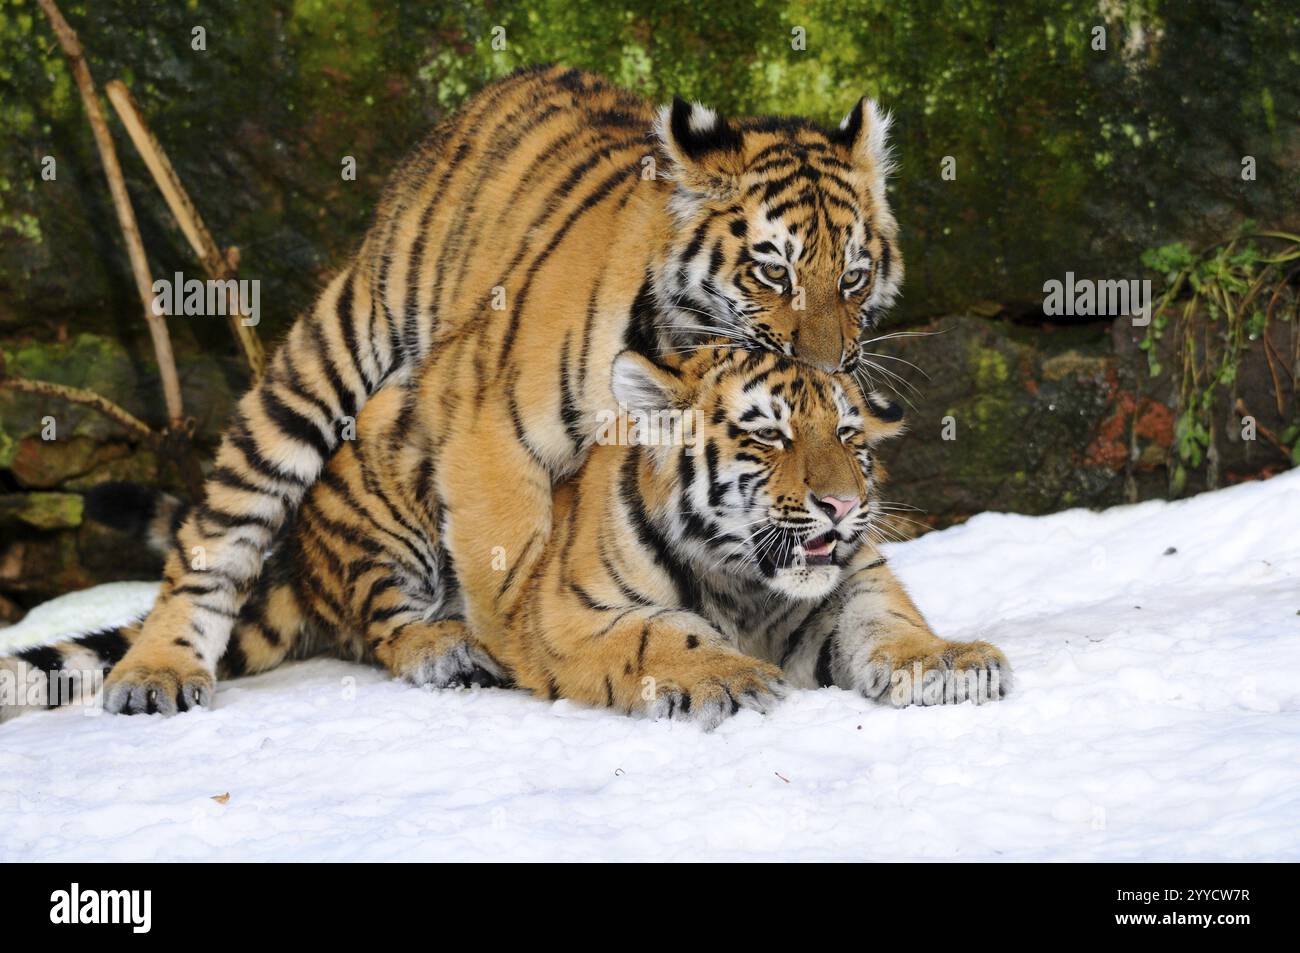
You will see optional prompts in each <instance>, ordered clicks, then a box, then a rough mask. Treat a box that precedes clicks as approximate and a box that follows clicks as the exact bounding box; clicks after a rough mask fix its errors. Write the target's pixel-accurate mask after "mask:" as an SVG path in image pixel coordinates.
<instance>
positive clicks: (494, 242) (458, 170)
mask: <svg viewBox="0 0 1300 953" xmlns="http://www.w3.org/2000/svg"><path fill="white" fill-rule="evenodd" d="M887 124H888V123H887V119H886V118H885V117H884V116H882V115H881V114H880V112H879V111H878V110H877V109H876V107H875V106H874V104H872V103H870V102H868V101H866V100H863V101H862V102H860V103H859V104H858V105H857V106H855V107H854V108H853V109H852V110H851V111H850V113H849V115H848V116H847V117H846V118H845V120H844V122H843V123H842V124H841V126H840V127H839V128H838V129H835V130H830V131H827V130H823V129H820V128H818V127H816V126H815V125H813V124H811V123H808V122H805V121H802V120H797V119H749V120H737V121H728V120H726V119H724V118H722V117H720V116H718V115H717V114H716V113H714V112H713V111H711V110H708V109H705V108H703V107H700V106H698V105H691V104H688V103H686V102H683V101H681V100H675V101H674V102H673V103H672V104H671V105H669V106H666V107H664V108H663V109H662V110H656V109H654V108H653V107H652V106H651V105H650V104H649V103H647V102H645V101H644V100H642V99H640V98H638V97H636V96H634V95H632V94H630V93H628V92H625V91H622V90H619V89H617V88H614V87H612V86H610V85H608V84H607V83H605V82H604V81H603V80H601V79H600V78H598V77H595V76H592V75H589V74H585V73H581V72H578V71H576V70H566V69H563V68H560V67H552V68H539V69H531V70H525V71H522V72H519V73H516V74H514V75H512V76H510V77H508V78H506V79H504V80H501V81H500V82H497V83H495V84H493V85H491V86H489V87H487V88H485V89H484V90H483V91H482V92H480V93H479V94H478V95H477V96H475V97H474V98H473V99H471V100H470V101H469V102H468V103H466V105H465V106H464V107H463V108H462V109H461V110H460V111H459V112H458V113H456V114H455V115H454V116H452V117H451V118H450V119H448V120H447V121H446V122H445V123H444V124H443V125H441V126H440V127H439V128H438V129H437V130H435V132H434V133H433V135H432V136H431V137H430V139H429V140H428V142H427V143H426V144H425V145H424V146H423V147H422V148H420V149H419V150H417V151H416V152H415V154H414V155H413V156H411V157H410V158H409V159H408V160H407V161H406V162H405V163H404V164H403V165H402V167H401V168H400V169H399V170H398V172H397V173H396V175H395V176H394V178H393V181H392V183H391V185H390V187H389V189H388V191H387V193H386V195H385V198H384V200H383V202H382V204H381V206H380V208H379V211H378V214H377V216H376V220H375V222H374V224H373V226H372V227H371V229H370V231H369V233H368V234H367V235H366V237H365V240H364V242H363V243H362V245H361V247H360V249H359V251H358V252H357V254H356V256H355V257H354V258H353V260H352V261H351V263H350V264H348V265H347V266H346V267H345V268H344V269H343V271H342V272H341V273H340V274H338V275H337V276H336V277H335V278H334V279H333V280H332V281H331V282H330V283H329V284H328V286H327V287H326V288H325V290H324V291H323V293H322V294H321V295H320V298H319V299H318V301H317V302H316V304H315V306H314V307H313V308H312V310H311V311H310V312H309V313H307V314H305V315H303V316H302V317H301V318H300V319H299V320H298V321H297V322H296V323H295V325H294V326H293V328H292V330H291V331H290V332H289V334H288V337H287V339H286V340H285V341H284V342H283V343H282V344H281V346H280V347H279V349H278V350H277V352H276V354H275V356H274V357H273V359H272V360H271V362H270V365H269V368H268V371H267V373H266V375H265V376H264V378H263V379H262V381H261V382H260V383H259V385H258V386H257V387H256V388H254V389H253V390H252V391H250V392H249V393H248V394H246V395H245V396H244V397H243V399H242V400H241V401H240V403H239V405H238V408H237V411H236V413H235V416H234V419H233V420H232V422H231V424H230V426H229V428H228V430H227V433H226V435H225V439H224V440H223V443H222V445H221V447H220V449H219V451H218V454H217V459H216V466H215V468H214V470H213V471H212V473H211V475H210V477H209V479H208V481H207V484H206V500H205V501H204V502H203V504H202V505H201V506H199V507H197V508H196V509H195V510H194V511H193V513H192V514H191V515H190V516H189V518H188V519H187V520H186V522H185V523H184V525H183V526H182V527H181V528H180V531H179V532H178V534H177V540H178V546H177V547H176V549H175V550H174V551H173V553H172V554H171V555H170V556H169V557H168V560H167V564H166V569H165V575H164V585H163V589H162V591H161V593H160V595H159V598H158V601H157V604H156V605H155V607H154V609H153V611H152V613H151V614H150V616H149V618H148V620H147V621H146V623H145V626H144V629H143V631H142V632H141V634H140V636H139V638H138V639H137V640H136V641H135V643H134V644H133V645H132V647H131V649H130V651H129V652H128V654H127V656H126V658H124V659H123V661H122V663H121V664H120V665H119V666H117V667H116V668H115V669H114V670H113V672H112V674H111V676H110V678H109V682H108V690H107V706H108V708H109V709H110V710H112V711H123V712H134V711H147V710H151V709H156V710H160V711H164V712H172V711H176V710H178V709H180V708H182V707H187V706H192V705H194V704H201V703H204V702H205V701H206V700H207V699H208V698H210V697H211V693H212V689H213V679H214V674H215V667H216V664H217V661H218V659H219V658H221V657H222V655H223V654H224V653H225V651H226V645H227V641H228V639H229V635H230V631H231V628H232V626H233V625H234V624H235V623H236V621H237V620H238V619H239V618H240V612H241V609H242V607H243V605H244V603H245V601H246V600H247V599H248V598H249V596H250V594H251V593H252V592H253V591H254V589H255V586H256V582H257V579H258V576H259V574H260V572H261V571H262V563H263V559H264V554H265V553H266V551H267V550H268V549H269V547H270V546H271V543H272V541H273V540H274V538H275V537H276V534H277V533H278V532H280V531H281V529H282V528H283V527H284V526H285V524H286V522H288V521H290V520H291V519H292V518H293V516H294V514H295V512H296V511H297V509H298V507H299V505H300V504H301V502H302V500H303V498H304V497H305V495H306V494H307V493H308V491H309V490H310V489H311V488H312V487H313V486H314V485H315V483H316V481H317V479H318V477H319V476H320V474H321V471H322V468H323V467H324V465H325V463H326V462H327V460H329V458H330V457H331V455H332V454H334V452H335V451H336V449H337V448H338V447H339V444H340V442H341V440H342V439H343V435H344V434H345V433H347V432H349V428H350V427H351V425H352V419H353V418H355V417H356V416H357V415H358V414H359V413H360V412H361V410H362V408H363V407H364V406H366V404H367V401H368V400H370V399H371V397H372V395H374V394H376V392H378V391H379V390H380V389H381V388H382V387H384V385H385V384H386V383H389V382H399V383H400V382H401V381H402V380H404V379H406V378H408V377H410V376H411V375H412V374H413V373H415V372H417V371H418V369H419V368H421V367H422V365H423V363H424V362H425V361H426V360H427V358H428V356H429V355H431V354H435V353H441V352H443V351H446V350H448V349H450V350H452V351H454V353H455V354H456V357H457V360H458V361H460V362H462V364H461V370H463V372H464V373H469V374H472V375H473V377H474V379H475V381H476V387H475V388H474V389H473V391H472V392H471V393H468V394H466V395H464V396H463V397H462V398H461V403H460V405H459V406H458V407H457V408H455V410H454V411H453V412H454V413H455V414H456V415H457V419H458V420H459V421H460V422H461V423H462V427H461V429H460V430H459V431H458V432H457V433H456V434H454V435H451V436H449V437H448V438H447V441H446V442H447V447H448V450H447V452H448V453H452V452H453V449H452V448H454V454H455V456H456V459H457V471H458V472H457V474H456V475H454V476H449V477H447V478H446V482H447V485H446V486H444V487H443V488H442V495H441V500H442V506H443V508H444V515H443V517H442V520H443V526H442V527H441V532H443V533H445V534H447V535H448V536H449V537H452V538H453V539H454V538H456V537H461V540H460V541H461V542H462V543H465V544H466V545H468V546H469V551H470V558H471V559H479V558H484V556H483V553H481V552H480V551H479V547H477V546H476V545H475V539H476V538H479V537H481V536H486V535H491V536H492V538H493V539H494V545H497V546H499V547H501V549H502V551H503V552H504V553H505V557H504V558H505V559H506V560H507V562H508V563H509V565H510V571H509V573H508V575H509V578H510V580H511V584H510V585H507V586H505V587H504V588H502V587H501V584H500V581H499V580H497V579H495V578H493V579H492V580H491V581H489V582H487V583H484V584H483V585H480V582H481V580H480V579H479V577H478V576H477V575H476V574H475V575H472V576H470V577H469V578H467V579H466V580H465V582H464V583H463V586H462V589H463V597H464V600H465V613H466V618H467V620H468V621H469V622H470V623H471V625H473V626H475V627H477V628H481V629H485V630H491V629H494V628H500V627H501V626H502V625H503V624H504V619H505V607H506V605H508V604H509V603H510V602H511V601H512V600H513V599H514V597H515V593H514V591H513V589H514V587H515V586H517V585H518V584H519V583H520V582H521V581H522V580H525V579H528V578H529V577H530V576H531V566H532V563H533V562H534V561H535V560H536V558H537V556H538V555H539V554H540V552H541V551H542V549H543V547H544V546H545V543H546V539H547V537H548V534H549V532H550V527H551V522H552V512H551V507H552V499H551V487H552V486H553V485H555V484H556V483H558V482H560V481H562V480H563V479H565V478H566V477H568V476H569V475H571V474H573V473H574V472H576V471H577V469H578V468H579V466H580V465H581V464H582V461H583V459H584V458H585V456H586V453H587V450H588V449H589V445H590V437H589V434H590V433H591V422H592V419H593V416H594V414H595V413H596V412H597V410H598V409H599V408H600V407H602V406H604V405H605V404H606V403H607V402H608V399H609V396H610V395H609V384H608V373H607V372H608V369H609V367H610V366H611V362H612V361H613V359H614V357H615V355H616V354H618V353H619V352H620V351H622V350H623V349H625V348H629V347H630V348H632V349H634V350H637V351H639V352H641V353H644V354H650V355H656V354H662V353H667V352H671V351H678V350H682V349H689V348H690V347H691V346H693V345H695V344H697V343H698V342H699V341H700V340H702V338H703V337H713V336H717V335H721V336H723V337H726V338H727V339H729V340H731V341H733V342H735V343H738V344H741V345H744V346H747V347H757V348H763V349H767V350H771V351H773V352H776V353H781V354H786V355H790V356H793V357H795V358H797V359H798V360H801V361H804V362H807V363H809V364H812V365H816V366H819V367H824V368H831V369H833V368H837V367H852V366H854V364H855V362H857V361H858V359H859V356H860V351H859V345H858V343H857V342H858V338H859V335H860V333H861V332H862V331H863V329H865V328H868V327H870V326H872V325H873V323H874V322H875V321H876V320H877V318H878V316H879V314H880V313H881V311H882V310H883V309H884V308H886V307H887V306H888V305H889V303H890V302H891V301H892V299H893V297H894V295H895V293H896V291H897V288H898V285H899V281H900V280H901V276H902V262H901V259H900V256H899V254H898V249H897V246H896V241H895V236H896V231H897V229H896V226H895V223H894V219H893V216H892V215H891V214H890V211H889V208H888V205H887V204H886V200H885V193H884V178H885V175H886V172H887V168H888V157H887V155H886V153H885V144H884V139H885V132H886V127H887ZM401 409H402V408H400V407H398V408H394V410H401ZM358 426H361V425H360V423H358ZM470 514H475V516H474V517H471V516H470ZM483 514H486V515H483ZM480 516H481V518H482V519H488V520H489V522H487V523H484V522H482V519H480ZM484 526H490V527H491V533H490V534H484V533H483V532H482V530H483V527H484Z"/></svg>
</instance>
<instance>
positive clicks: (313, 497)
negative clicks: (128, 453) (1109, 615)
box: [23, 347, 1010, 728]
mask: <svg viewBox="0 0 1300 953" xmlns="http://www.w3.org/2000/svg"><path fill="white" fill-rule="evenodd" d="M613 376H614V384H613V390H614V395H613V396H614V397H615V398H617V400H618V401H620V402H621V404H620V406H623V407H627V408H631V409H632V410H634V411H638V412H640V413H641V414H645V413H663V412H665V411H669V412H672V411H675V412H677V413H678V416H677V417H676V418H672V419H674V420H675V423H674V425H673V427H670V428H668V429H667V430H665V431H662V432H659V433H658V434H657V435H656V436H658V438H659V439H658V441H657V442H656V443H653V444H644V443H640V442H633V443H610V442H601V443H598V445H597V446H594V447H593V448H592V449H591V451H590V453H589V455H588V458H587V461H586V463H585V465H584V466H583V467H582V469H581V470H580V471H579V473H578V474H577V475H575V476H574V477H573V478H572V479H570V480H569V481H567V482H565V483H563V484H561V485H560V486H559V487H557V488H556V490H555V491H554V527H553V532H552V533H551V534H550V535H549V537H548V539H547V540H546V541H545V542H544V543H543V544H542V545H541V546H540V547H539V552H538V553H537V555H536V558H535V560H533V562H532V569H531V571H530V574H529V575H528V576H527V577H526V578H523V579H516V578H514V575H513V574H514V572H515V567H516V566H517V565H518V562H517V561H516V562H511V561H509V560H506V559H504V558H499V557H500V555H501V554H500V553H499V551H496V547H497V546H498V545H499V543H497V542H496V540H497V539H498V536H497V527H498V526H499V525H500V524H501V523H503V522H507V521H508V520H509V518H510V515H511V514H510V512H509V510H508V508H506V509H501V510H498V511H495V512H490V511H488V510H487V509H482V508H481V509H480V510H479V511H476V512H474V513H472V514H469V515H468V519H469V523H470V526H471V527H472V530H471V532H470V533H469V534H468V535H460V536H458V535H457V534H455V533H452V532H450V531H449V528H448V523H449V517H450V513H449V511H448V509H447V508H446V506H445V505H444V493H445V492H446V491H447V490H448V489H449V488H454V487H456V486H458V485H459V481H460V480H461V479H462V475H461V474H459V470H460V466H459V463H460V458H459V456H457V455H456V454H455V453H454V452H453V448H454V447H455V442H456V440H457V435H458V434H459V433H460V432H461V430H462V429H463V422H462V420H461V419H460V417H459V416H458V413H457V410H458V408H462V407H464V406H465V404H467V403H469V402H470V401H471V399H472V395H473V393H474V392H475V390H476V389H477V388H478V386H479V381H478V379H477V376H476V374H475V372H474V370H473V364H472V362H468V361H465V360H464V359H463V355H461V354H460V353H459V348H457V347H449V348H446V349H444V350H443V351H441V352H440V353H439V354H438V355H437V356H435V357H434V358H432V359H431V360H430V362H429V363H428V365H427V366H426V368H425V370H424V372H423V373H422V374H421V375H420V376H419V377H416V378H412V379H410V380H409V381H406V382H403V383H400V384H392V385H390V386H388V387H385V388H384V389H383V390H382V391H381V392H380V393H379V394H378V395H377V396H376V397H375V398H374V399H373V400H372V401H371V402H370V404H369V405H368V406H367V407H366V409H365V411H364V412H363V414H362V419H361V421H360V423H361V424H362V426H361V427H359V438H358V440H357V441H356V442H355V443H349V444H347V445H346V446H344V447H343V448H342V449H341V450H340V451H339V452H338V453H337V454H336V455H335V456H334V457H333V459H332V460H331V461H330V463H329V465H328V467H327V469H326V471H325V473H324V475H323V477H322V478H321V480H320V481H318V482H317V483H316V484H315V485H314V486H313V487H312V489H311V490H310V491H309V493H308V494H307V497H306V499H305V501H304V503H303V506H302V508H301V510H300V511H299V513H298V515H297V517H296V519H295V520H294V522H293V523H292V524H290V525H289V526H288V528H287V529H286V530H285V531H284V532H283V533H282V534H281V537H280V540H279V542H278V543H277V545H276V547H275V549H274V552H273V553H272V555H271V557H270V560H269V562H268V565H267V571H266V572H265V573H264V574H263V576H262V578H261V580H260V581H259V583H258V584H257V586H255V588H254V590H253V595H252V598H250V599H249V600H248V601H247V602H246V603H245V604H244V606H243V608H242V609H241V612H240V616H239V618H238V620H237V621H236V623H235V626H234V631H233V635H232V638H231V639H230V641H229V643H228V645H227V647H226V650H225V652H224V654H223V656H222V659H221V664H220V671H221V673H222V674H223V676H227V677H229V676H238V675H242V674H246V673H250V672H260V671H265V670H267V669H269V668H272V667H274V666H276V665H278V664H279V663H280V662H281V661H283V660H284V659H286V658H291V657H301V656H304V655H308V654H313V653H316V652H319V651H325V650H330V651H334V652H335V653H337V654H340V655H342V656H344V657H347V658H353V659H359V660H364V661H370V662H374V663H377V664H380V665H383V666H385V667H386V668H388V669H389V670H390V671H391V672H393V673H394V674H395V675H398V676H401V677H403V678H405V679H407V680H409V681H411V682H413V683H415V684H418V685H433V686H435V687H449V686H456V685H503V684H514V685H517V686H519V687H521V688H524V689H527V690H530V691H532V692H534V693H535V694H538V695H541V696H544V697H550V698H568V699H573V700H576V701H580V702H584V703H587V704H592V705H603V706H608V707H612V708H615V709H617V710H620V711H625V712H628V713H640V714H647V715H650V716H652V717H671V718H679V719H691V720H693V721H696V722H699V723H700V724H702V725H704V726H705V727H706V728H709V727H713V726H714V725H716V724H718V722H720V721H721V720H722V719H723V718H725V717H727V716H729V715H731V714H733V713H734V712H736V711H738V710H740V709H741V708H752V709H756V710H759V711H766V710H768V709H769V708H770V707H771V706H772V705H774V704H775V703H776V702H777V701H778V700H779V699H780V698H781V697H782V696H783V695H784V694H785V692H786V691H787V690H788V688H789V687H791V686H794V687H816V686H824V685H831V684H834V685H839V686H841V687H844V688H848V689H851V690H855V691H859V692H862V693H864V694H866V695H868V696H869V697H872V698H882V697H885V695H886V692H889V698H890V700H892V701H894V702H895V703H898V704H909V703H912V702H913V701H921V702H925V703H941V702H945V701H960V700H964V699H965V698H967V697H970V696H975V697H988V698H998V697H1001V695H1002V694H1003V693H1004V692H1005V691H1006V690H1008V689H1009V688H1010V669H1009V668H1008V666H1007V663H1006V659H1005V658H1004V657H1003V656H1002V654H1001V653H1000V652H999V651H998V650H997V649H995V648H994V647H993V646H991V645H988V644H987V643H983V642H976V643H966V644H962V643H951V642H946V641H943V640H941V639H939V638H938V637H936V636H935V635H934V634H933V633H932V632H931V631H930V629H929V627H928V626H927V625H926V623H925V621H924V619H923V618H922V616H921V614H920V613H919V611H918V610H917V609H916V607H915V605H913V603H912V602H911V601H910V599H908V597H907V595H906V593H905V592H904V591H903V589H902V587H901V586H900V585H899V584H898V582H897V581H896V580H895V579H894V578H893V576H892V575H891V573H890V572H889V570H888V568H887V567H886V566H885V561H884V559H883V558H882V557H881V556H880V555H879V553H878V551H877V549H876V546H875V543H876V542H877V541H878V540H879V538H880V531H881V528H882V526H883V525H884V523H885V521H886V520H887V519H888V512H887V511H886V510H885V509H883V508H882V503H881V500H880V498H879V494H878V483H879V480H880V474H879V466H878V463H877V461H876V456H875V452H874V448H875V446H876V444H877V443H879V441H881V440H882V439H884V438H886V437H888V436H890V435H892V434H893V433H896V432H897V431H898V430H899V429H900V427H901V422H900V421H899V415H898V414H897V413H896V412H895V408H894V407H893V406H892V405H890V404H889V403H888V402H887V401H884V400H882V399H881V398H880V397H878V396H877V395H874V394H864V393H863V392H862V391H861V390H860V389H859V387H858V385H857V383H856V381H855V380H854V378H853V377H852V376H851V375H849V374H837V375H832V374H829V373H826V372H823V371H818V370H815V369H813V368H811V367H808V366H807V365H804V364H800V363H798V362H796V361H794V360H792V359H790V358H787V357H784V356H781V355H776V354H772V353H770V352H764V351H753V350H742V349H733V348H730V347H716V348H715V347H710V348H701V349H698V350H697V351H696V352H695V353H694V354H692V355H690V356H687V357H679V358H676V359H672V360H670V361H668V362H666V363H664V364H656V363H653V362H651V361H649V360H647V359H646V358H644V357H643V356H641V355H638V354H635V353H634V352H625V353H624V354H622V355H620V356H619V357H618V358H617V359H616V360H615V362H614V373H613ZM609 410H610V411H611V413H612V412H614V410H615V408H614V407H611V408H609ZM686 415H689V418H688V417H687V416H686ZM687 419H689V420H690V421H691V424H690V425H689V426H687V425H686V423H685V421H686V420H687ZM610 432H613V433H621V431H610ZM504 436H505V437H506V438H507V439H508V437H509V434H506V435H504ZM469 478H470V479H471V480H473V481H477V480H478V479H479V478H480V475H479V474H478V473H476V472H475V473H472V474H471V475H470V477H469ZM123 500H124V502H126V498H125V497H123ZM502 502H503V501H502V500H500V499H498V503H502ZM95 508H96V509H98V510H101V511H102V510H104V509H105V508H106V507H105V505H104V503H102V502H100V503H97V504H96V507H95ZM146 509H147V510H148V511H149V512H154V511H157V512H168V511H170V510H171V507H170V506H152V507H146ZM130 522H132V523H134V524H136V525H138V526H140V527H143V526H145V525H146V523H145V521H144V520H143V519H137V520H132V521H130ZM467 542H473V543H474V544H475V545H472V546H471V545H468V544H467ZM471 584H477V585H478V586H479V587H480V588H484V589H489V588H490V589H493V590H495V591H496V592H497V593H499V594H506V595H502V596H501V599H500V601H499V603H498V604H499V607H500V608H501V611H502V622H501V624H499V625H491V624H489V625H477V624H475V623H473V622H471V621H469V618H468V615H469V613H468V610H469V608H470V602H469V601H468V600H467V599H466V590H467V589H468V588H469V587H470V585H471ZM123 638H125V639H127V640H132V639H136V640H138V638H139V629H138V627H130V628H128V629H126V630H123V633H122V634H121V635H120V636H118V637H116V639H115V641H114V642H113V643H112V645H111V646H110V648H112V649H113V650H114V651H113V655H112V656H105V657H104V658H103V659H102V660H101V663H91V667H92V668H93V667H95V666H96V665H97V664H98V666H99V667H101V668H109V667H111V666H112V664H113V662H114V661H116V658H115V657H114V656H116V655H120V654H121V649H122V645H121V639H123ZM181 647H185V646H181ZM23 661H24V662H25V663H27V664H29V665H32V666H36V667H39V668H42V669H43V670H46V671H67V670H69V669H71V668H72V664H71V663H72V662H73V661H76V662H77V663H78V664H80V665H82V666H85V665H86V645H85V640H78V641H75V642H70V643H67V644H65V645H63V646H54V647H50V648H45V649H41V650H38V651H37V652H36V653H33V654H32V656H31V657H30V658H24V659H23ZM913 667H915V669H916V672H917V674H919V675H921V676H926V675H927V674H928V673H938V674H939V675H940V676H943V677H944V678H947V679H948V682H947V683H941V684H940V692H939V693H938V694H937V695H933V696H918V695H916V694H915V693H914V692H912V691H911V690H907V691H904V692H903V693H902V694H901V695H900V694H899V691H898V689H899V685H898V681H899V679H900V678H905V677H911V676H912V672H911V671H910V670H911V669H912V668H913ZM949 676H951V678H949ZM972 685H973V686H977V687H975V688H968V686H972ZM183 701H184V703H185V704H187V705H188V704H191V703H192V702H191V700H190V699H189V698H184V699H183ZM146 705H147V707H149V706H151V707H153V708H155V709H156V708H157V702H156V700H146Z"/></svg>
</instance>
